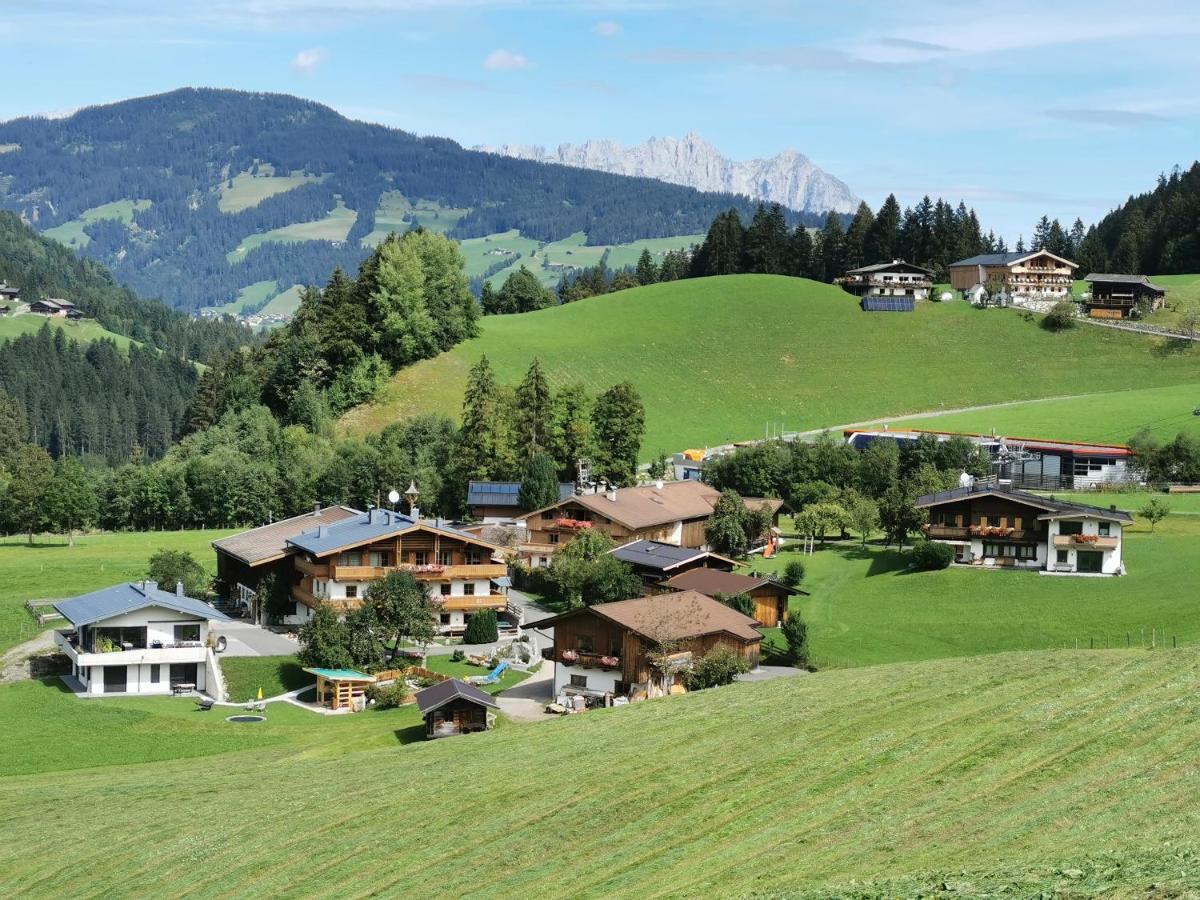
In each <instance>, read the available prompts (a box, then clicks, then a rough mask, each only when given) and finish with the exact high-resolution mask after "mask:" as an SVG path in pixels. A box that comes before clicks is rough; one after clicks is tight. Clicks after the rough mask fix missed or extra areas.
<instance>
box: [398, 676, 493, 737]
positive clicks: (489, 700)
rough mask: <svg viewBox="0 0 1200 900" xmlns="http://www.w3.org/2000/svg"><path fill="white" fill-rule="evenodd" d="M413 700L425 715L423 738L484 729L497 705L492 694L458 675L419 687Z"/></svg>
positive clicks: (488, 726)
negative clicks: (430, 685) (420, 689)
mask: <svg viewBox="0 0 1200 900" xmlns="http://www.w3.org/2000/svg"><path fill="white" fill-rule="evenodd" d="M416 701H417V708H418V709H419V710H421V716H422V718H424V719H425V739H426V740H432V739H434V738H440V737H450V736H452V735H456V734H471V733H472V732H476V731H487V730H488V728H490V727H491V723H492V721H494V717H495V714H496V711H497V710H499V709H500V704H499V703H497V702H496V700H495V698H494V697H492V695H491V694H488V693H486V692H485V691H481V690H480V689H479V688H477V687H475V686H474V685H470V684H467V683H466V682H463V681H459V680H458V679H457V678H448V679H446V680H445V681H442V682H439V683H437V684H435V685H433V686H432V687H427V688H425V690H423V691H418V692H417V696H416Z"/></svg>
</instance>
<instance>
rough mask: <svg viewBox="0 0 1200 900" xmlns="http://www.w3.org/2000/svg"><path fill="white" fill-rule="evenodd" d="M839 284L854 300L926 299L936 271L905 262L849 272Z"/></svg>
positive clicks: (897, 261)
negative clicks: (883, 298)
mask: <svg viewBox="0 0 1200 900" xmlns="http://www.w3.org/2000/svg"><path fill="white" fill-rule="evenodd" d="M837 283H838V284H840V285H841V286H842V290H844V291H846V292H847V293H850V294H853V295H854V296H855V297H910V298H912V299H914V300H926V299H928V298H929V292H930V291H931V290H932V289H933V270H932V269H926V268H924V267H923V266H917V265H913V264H912V263H909V262H905V261H904V260H902V259H893V260H892V261H891V262H890V263H875V264H874V265H871V266H860V267H858V268H857V269H850V270H848V271H847V272H846V274H845V275H843V276H842V277H841V278H839V279H837Z"/></svg>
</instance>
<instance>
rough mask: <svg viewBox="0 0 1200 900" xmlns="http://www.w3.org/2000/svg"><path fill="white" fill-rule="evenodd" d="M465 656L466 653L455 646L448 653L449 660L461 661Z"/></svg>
mask: <svg viewBox="0 0 1200 900" xmlns="http://www.w3.org/2000/svg"><path fill="white" fill-rule="evenodd" d="M466 658H467V654H465V653H463V651H462V650H461V649H460V648H457V647H456V648H455V650H454V652H453V653H451V654H450V662H462V661H463V660H464V659H466Z"/></svg>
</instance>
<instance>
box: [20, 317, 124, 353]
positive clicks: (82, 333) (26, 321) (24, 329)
mask: <svg viewBox="0 0 1200 900" xmlns="http://www.w3.org/2000/svg"><path fill="white" fill-rule="evenodd" d="M47 323H49V324H50V327H51V328H55V329H59V330H61V331H62V333H63V334H65V335H66V336H67V337H68V338H70V339H71V340H75V341H79V342H80V343H81V344H86V343H88V342H89V341H98V340H101V339H106V340H110V341H112V342H114V343H115V344H116V345H117V346H118V347H120V348H121V349H122V350H124V349H127V348H128V347H129V345H130V344H132V343H134V341H132V340H130V339H129V338H127V337H125V335H123V334H117V333H116V332H113V331H109V330H108V329H107V328H105V327H104V326H103V325H101V324H100V323H99V322H97V321H96V320H95V319H81V320H80V321H78V322H73V321H71V320H70V319H66V318H60V317H58V316H54V317H49V316H37V315H33V314H31V313H22V314H21V315H19V316H11V315H10V316H3V317H0V340H4V339H5V338H14V337H18V336H20V335H22V334H37V333H38V332H39V331H41V330H42V327H43V326H44V325H46V324H47Z"/></svg>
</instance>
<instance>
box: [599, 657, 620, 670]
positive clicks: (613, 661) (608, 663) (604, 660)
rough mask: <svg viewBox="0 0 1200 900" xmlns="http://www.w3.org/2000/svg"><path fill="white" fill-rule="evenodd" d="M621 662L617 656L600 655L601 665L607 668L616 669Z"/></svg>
mask: <svg viewBox="0 0 1200 900" xmlns="http://www.w3.org/2000/svg"><path fill="white" fill-rule="evenodd" d="M620 664H621V660H619V659H617V658H616V657H615V656H602V657H600V665H602V666H604V668H606V669H615V668H616V667H617V666H619V665H620Z"/></svg>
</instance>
